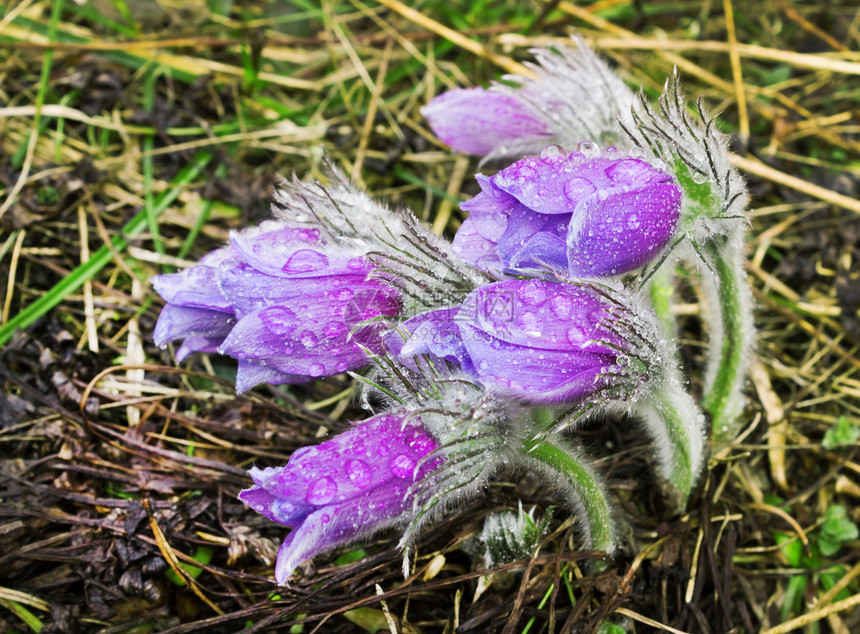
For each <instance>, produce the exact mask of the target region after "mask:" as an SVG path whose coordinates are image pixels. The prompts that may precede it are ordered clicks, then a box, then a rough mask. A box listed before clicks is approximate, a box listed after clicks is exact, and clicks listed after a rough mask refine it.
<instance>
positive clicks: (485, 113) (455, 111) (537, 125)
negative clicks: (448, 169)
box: [421, 88, 551, 155]
mask: <svg viewBox="0 0 860 634" xmlns="http://www.w3.org/2000/svg"><path fill="white" fill-rule="evenodd" d="M421 114H423V115H424V116H425V117H426V118H427V120H428V121H429V122H430V126H431V127H432V128H433V132H435V133H436V136H438V137H439V139H440V140H442V141H443V142H444V143H446V144H447V145H449V146H451V147H452V148H454V149H455V150H458V151H460V152H466V153H468V154H478V155H485V154H490V153H491V152H492V151H493V150H495V149H496V148H498V147H505V146H507V145H510V144H522V143H526V142H528V143H536V144H539V145H540V146H543V145H546V144H547V143H550V142H551V141H550V139H551V132H550V125H549V122H548V121H547V120H546V117H545V115H544V114H543V113H542V112H541V111H540V110H538V109H537V108H536V107H534V106H532V105H531V104H529V103H528V101H525V100H523V99H521V98H519V97H518V96H517V95H515V94H508V93H505V92H500V91H497V90H485V89H483V88H460V89H456V90H449V91H448V92H446V93H444V94H442V95H439V96H438V97H436V98H435V99H434V100H433V101H431V102H430V103H429V104H427V105H426V106H424V107H423V108H422V109H421Z"/></svg>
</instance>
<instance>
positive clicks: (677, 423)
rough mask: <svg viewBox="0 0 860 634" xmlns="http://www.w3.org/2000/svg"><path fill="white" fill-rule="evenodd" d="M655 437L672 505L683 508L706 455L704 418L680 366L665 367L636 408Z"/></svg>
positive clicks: (662, 475) (662, 473) (661, 468)
mask: <svg viewBox="0 0 860 634" xmlns="http://www.w3.org/2000/svg"><path fill="white" fill-rule="evenodd" d="M632 410H633V413H634V414H636V415H639V416H641V417H642V418H643V419H644V421H645V425H646V428H647V429H648V432H649V433H650V435H651V437H652V438H653V440H654V444H655V447H656V450H657V460H658V463H659V471H660V476H661V478H662V479H663V480H664V481H665V483H666V485H668V489H669V493H670V499H671V502H672V506H673V507H674V508H675V510H676V511H679V512H680V511H683V510H684V508H685V507H686V505H687V500H688V499H689V497H690V493H691V492H692V490H693V486H694V485H695V484H696V480H698V478H699V473H700V472H701V470H702V464H703V461H704V454H705V437H706V436H705V432H704V429H703V424H704V417H703V416H702V414H701V412H700V411H699V409H698V407H696V402H695V401H694V400H693V398H692V397H691V396H690V395H689V394H688V393H687V391H686V390H685V389H684V388H683V386H682V385H681V382H680V380H679V376H678V372H677V369H674V368H673V367H671V366H669V365H668V364H667V366H666V367H664V368H663V377H661V380H660V381H659V382H657V383H656V384H655V385H654V387H653V391H652V392H651V393H650V394H647V395H643V396H642V397H641V398H640V399H639V400H638V401H637V402H636V403H635V404H634V405H633V407H632Z"/></svg>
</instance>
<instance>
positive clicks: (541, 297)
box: [517, 280, 546, 306]
mask: <svg viewBox="0 0 860 634" xmlns="http://www.w3.org/2000/svg"><path fill="white" fill-rule="evenodd" d="M517 294H518V295H519V296H520V299H522V300H523V302H524V303H525V304H528V305H529V306H540V305H541V304H543V303H544V302H545V301H546V291H545V290H544V287H543V284H541V283H540V282H538V281H537V280H531V281H529V282H528V283H527V284H524V285H523V286H522V288H520V290H519V291H517Z"/></svg>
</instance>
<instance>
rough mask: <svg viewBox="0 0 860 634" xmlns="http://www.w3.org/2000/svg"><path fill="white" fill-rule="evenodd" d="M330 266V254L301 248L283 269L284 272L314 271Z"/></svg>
mask: <svg viewBox="0 0 860 634" xmlns="http://www.w3.org/2000/svg"><path fill="white" fill-rule="evenodd" d="M327 266H328V256H326V254H325V253H320V252H319V251H314V250H312V249H299V250H298V251H296V252H295V253H293V254H292V255H291V256H290V258H289V259H288V260H287V263H286V264H284V266H283V268H282V269H281V270H282V271H283V272H284V273H313V272H314V271H321V270H322V269H324V268H326V267H327Z"/></svg>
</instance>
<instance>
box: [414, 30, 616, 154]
mask: <svg viewBox="0 0 860 634" xmlns="http://www.w3.org/2000/svg"><path fill="white" fill-rule="evenodd" d="M571 43H572V44H574V45H575V46H576V48H566V47H559V48H557V49H553V50H550V49H535V50H534V51H533V53H534V55H535V60H536V62H537V63H527V64H526V66H527V67H528V68H529V70H530V71H532V74H531V75H530V76H525V75H508V76H506V77H505V81H506V82H507V83H504V84H502V83H498V82H494V83H493V84H492V85H491V86H490V88H489V89H486V90H485V89H483V88H461V89H455V90H450V91H448V92H446V93H443V94H442V95H439V96H438V97H436V98H435V99H433V101H431V102H430V103H429V104H427V105H426V106H424V108H422V109H421V113H422V114H423V115H424V116H425V117H426V118H427V121H428V122H429V123H430V127H431V128H432V129H433V132H435V133H436V136H438V137H439V139H441V140H442V141H443V142H445V143H446V144H448V145H449V146H451V148H453V149H454V150H456V151H458V152H466V153H468V154H477V155H479V156H484V157H485V158H486V159H494V158H501V157H520V156H523V155H525V154H534V153H537V152H539V151H540V150H541V149H542V148H543V147H545V146H546V145H548V144H550V143H559V144H561V145H573V144H576V143H579V142H580V141H582V140H583V139H592V140H594V141H597V142H598V143H605V144H607V145H617V144H618V143H620V142H621V141H623V140H624V134H623V129H622V125H621V124H620V121H625V120H628V119H629V117H630V107H631V106H632V105H633V92H632V91H631V90H630V88H628V87H627V85H626V84H625V83H624V82H623V81H622V80H621V78H620V77H618V75H616V74H615V73H614V72H612V70H611V69H610V68H609V66H607V65H606V63H605V62H604V61H603V60H601V59H600V58H599V57H598V56H597V55H595V54H594V53H593V52H592V51H591V50H590V49H589V48H588V47H587V46H586V45H585V43H584V42H583V41H582V40H581V39H579V38H573V40H572V42H571Z"/></svg>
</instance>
